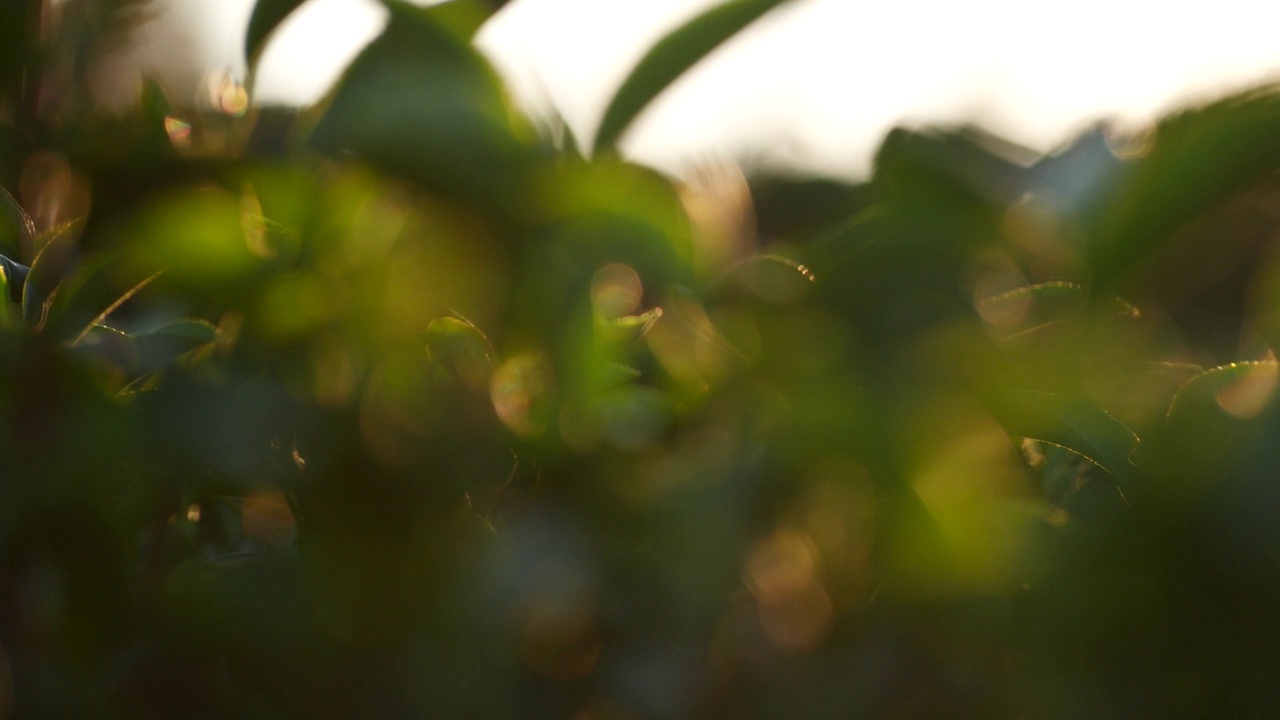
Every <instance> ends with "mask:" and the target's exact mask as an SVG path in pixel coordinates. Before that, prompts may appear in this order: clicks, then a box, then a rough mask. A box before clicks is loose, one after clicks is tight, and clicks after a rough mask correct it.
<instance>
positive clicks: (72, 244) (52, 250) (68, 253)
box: [22, 226, 77, 330]
mask: <svg viewBox="0 0 1280 720" xmlns="http://www.w3.org/2000/svg"><path fill="white" fill-rule="evenodd" d="M70 230H71V228H70V226H68V227H67V228H66V230H65V231H64V232H59V233H56V234H54V235H53V236H52V237H50V238H49V240H48V241H47V242H46V243H45V244H44V247H42V248H41V249H40V253H39V254H38V255H36V259H35V260H32V261H31V270H30V272H28V273H27V282H26V284H25V285H24V286H23V289H22V320H23V322H25V323H26V324H27V325H28V326H31V327H34V328H36V329H37V330H40V329H43V328H44V325H45V323H46V322H47V321H48V319H49V307H50V305H52V303H53V301H54V298H55V296H56V294H57V292H58V289H59V288H60V287H61V285H62V281H63V280H64V279H65V278H66V277H67V275H68V274H69V272H70V269H71V266H72V264H73V263H74V262H75V258H76V254H77V253H76V241H77V236H76V233H74V232H71V231H70Z"/></svg>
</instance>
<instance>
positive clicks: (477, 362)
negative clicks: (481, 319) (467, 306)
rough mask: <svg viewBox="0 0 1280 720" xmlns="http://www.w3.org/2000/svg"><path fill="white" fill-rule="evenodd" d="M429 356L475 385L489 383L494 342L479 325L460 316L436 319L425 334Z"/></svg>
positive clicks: (484, 386) (445, 368) (471, 384)
mask: <svg viewBox="0 0 1280 720" xmlns="http://www.w3.org/2000/svg"><path fill="white" fill-rule="evenodd" d="M421 338H422V341H423V342H424V343H425V344H426V349H427V358H428V359H430V360H431V361H432V362H433V363H435V364H436V365H438V366H439V367H440V368H441V369H443V370H444V371H446V372H448V373H451V374H452V375H454V376H456V377H457V378H459V379H460V380H461V381H462V382H463V383H464V384H466V385H467V386H469V387H472V388H475V389H483V388H486V387H488V384H489V377H490V376H491V375H492V374H493V358H494V357H495V355H496V353H495V352H494V348H493V344H492V343H490V342H489V338H487V337H485V334H484V333H483V332H481V331H480V328H477V327H476V326H475V325H472V324H471V323H469V322H467V321H465V320H462V319H460V318H456V317H443V318H438V319H436V320H433V321H432V322H431V324H430V325H428V326H427V329H426V330H425V331H423V332H422V334H421Z"/></svg>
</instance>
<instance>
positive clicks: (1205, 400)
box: [1158, 361, 1280, 488]
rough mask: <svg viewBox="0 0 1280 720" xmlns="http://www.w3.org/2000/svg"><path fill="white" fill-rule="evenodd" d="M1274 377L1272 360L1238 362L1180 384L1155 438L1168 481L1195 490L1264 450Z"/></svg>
mask: <svg viewBox="0 0 1280 720" xmlns="http://www.w3.org/2000/svg"><path fill="white" fill-rule="evenodd" d="M1278 376H1280V365H1278V364H1277V363H1276V362H1274V361H1263V362H1238V363H1232V364H1230V365H1223V366H1221V367H1216V368H1212V369H1210V370H1206V371H1204V372H1202V373H1200V374H1198V375H1196V376H1194V377H1192V378H1191V379H1190V380H1187V381H1186V382H1185V383H1183V385H1182V387H1180V388H1179V389H1178V392H1177V394H1175V395H1174V397H1173V401H1172V402H1170V403H1169V410H1168V413H1167V414H1166V415H1165V423H1164V427H1162V428H1161V429H1160V434H1159V436H1158V441H1159V443H1160V444H1159V446H1158V449H1159V450H1161V452H1160V453H1159V457H1160V459H1161V460H1162V461H1163V463H1164V464H1165V468H1166V470H1167V471H1168V473H1169V474H1170V476H1171V477H1173V478H1180V479H1181V480H1182V481H1184V483H1185V484H1186V487H1187V488H1194V487H1197V486H1200V485H1202V484H1203V483H1205V482H1206V481H1208V480H1211V479H1215V478H1216V479H1221V478H1222V477H1224V475H1225V474H1227V473H1228V472H1229V469H1230V468H1232V467H1234V466H1235V465H1236V463H1238V462H1239V461H1240V458H1245V457H1251V456H1257V455H1258V454H1259V449H1260V448H1263V447H1267V446H1269V445H1270V444H1271V443H1270V442H1269V438H1268V434H1269V433H1268V430H1267V425H1268V423H1267V422H1266V421H1264V418H1265V417H1267V416H1268V414H1267V412H1266V411H1267V410H1268V409H1269V408H1272V407H1274V397H1275V390H1276V384H1277V378H1278Z"/></svg>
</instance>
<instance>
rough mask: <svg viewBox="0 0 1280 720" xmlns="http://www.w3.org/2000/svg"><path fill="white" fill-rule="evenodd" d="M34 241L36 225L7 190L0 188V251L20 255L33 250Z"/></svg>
mask: <svg viewBox="0 0 1280 720" xmlns="http://www.w3.org/2000/svg"><path fill="white" fill-rule="evenodd" d="M35 243H36V226H35V223H33V222H32V221H31V216H30V215H28V214H27V211H26V210H23V209H22V206H21V205H19V204H18V201H17V200H16V199H14V197H13V196H12V195H10V194H9V191H8V190H5V189H4V188H0V252H5V253H7V254H10V255H12V256H13V257H21V256H22V253H23V252H34V250H33V248H35ZM27 257H30V256H29V255H28V256H27Z"/></svg>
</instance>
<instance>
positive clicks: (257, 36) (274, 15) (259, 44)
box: [244, 0, 306, 66]
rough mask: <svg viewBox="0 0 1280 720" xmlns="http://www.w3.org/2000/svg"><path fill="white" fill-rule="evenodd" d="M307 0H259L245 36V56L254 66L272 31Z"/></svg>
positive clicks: (254, 7) (250, 17)
mask: <svg viewBox="0 0 1280 720" xmlns="http://www.w3.org/2000/svg"><path fill="white" fill-rule="evenodd" d="M304 2H306V0H258V2H257V3H256V4H254V6H253V14H252V15H250V16H249V29H248V30H247V31H246V32H245V36H244V56H245V59H246V60H248V61H249V65H250V66H253V65H254V64H256V63H257V62H258V57H259V56H260V55H261V54H262V49H263V47H264V46H265V45H266V42H267V39H268V38H270V37H271V33H273V32H275V29H276V28H277V27H279V25H280V23H282V22H284V20H285V18H287V17H289V15H290V14H292V13H293V11H294V10H297V9H298V7H299V6H301V5H302V4H303V3H304Z"/></svg>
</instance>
